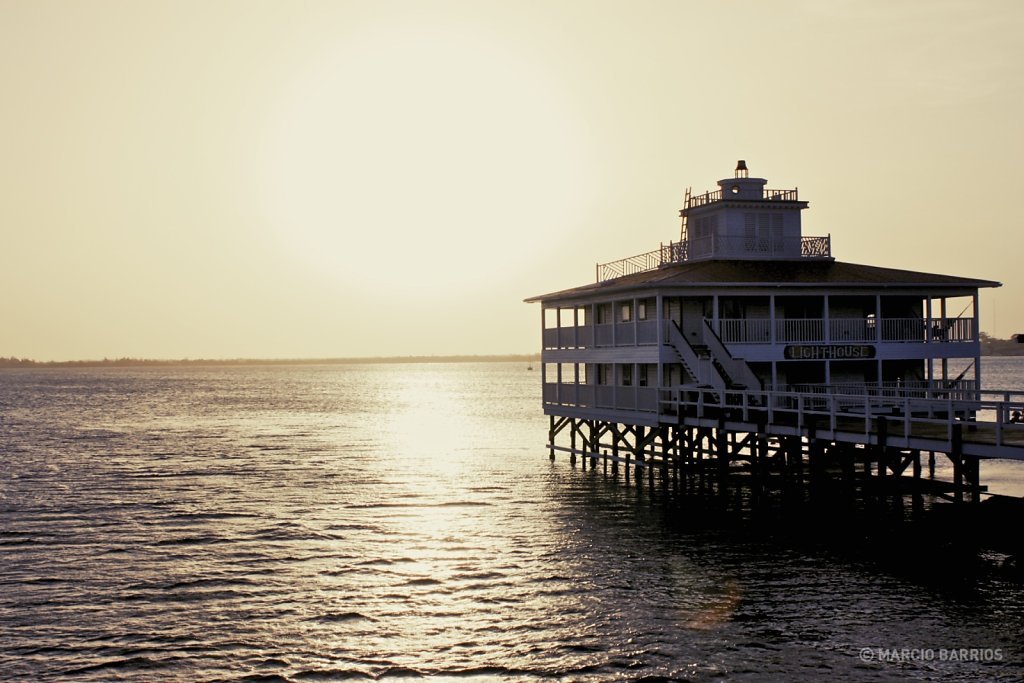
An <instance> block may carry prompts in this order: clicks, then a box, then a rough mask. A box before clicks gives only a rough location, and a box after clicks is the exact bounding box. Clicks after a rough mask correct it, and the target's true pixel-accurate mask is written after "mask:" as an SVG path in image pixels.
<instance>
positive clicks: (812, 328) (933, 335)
mask: <svg viewBox="0 0 1024 683" xmlns="http://www.w3.org/2000/svg"><path fill="white" fill-rule="evenodd" d="M709 322H710V321H709ZM774 327H775V335H774V338H773V336H772V321H771V320H770V319H768V318H720V319H719V320H718V325H717V327H715V326H714V325H712V328H713V329H714V330H715V332H717V333H718V336H719V337H720V338H721V340H722V342H723V343H725V344H771V343H773V342H774V343H778V344H792V343H804V344H806V343H820V344H824V343H829V344H847V343H849V344H872V343H878V342H885V343H889V342H893V343H904V342H907V343H910V342H924V343H940V342H974V341H977V339H978V338H977V335H976V333H975V323H974V318H941V319H938V318H936V319H932V320H929V319H927V318H882V320H881V321H878V320H876V319H875V318H832V319H830V320H829V321H828V331H829V335H828V337H827V338H826V337H825V334H824V331H825V327H826V325H825V320H824V319H823V318H789V319H777V320H775V325H774ZM879 333H881V334H879ZM657 343H658V322H657V321H656V320H637V321H634V322H628V323H602V324H598V325H579V326H570V327H551V328H548V329H546V330H544V348H546V349H573V348H580V349H586V348H594V347H608V346H649V345H652V344H657Z"/></svg>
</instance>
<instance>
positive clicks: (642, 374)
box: [636, 365, 647, 387]
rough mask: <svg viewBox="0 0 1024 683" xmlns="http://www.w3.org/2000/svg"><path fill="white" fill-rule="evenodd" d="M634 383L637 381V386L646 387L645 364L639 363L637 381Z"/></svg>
mask: <svg viewBox="0 0 1024 683" xmlns="http://www.w3.org/2000/svg"><path fill="white" fill-rule="evenodd" d="M636 383H637V386H641V387H646V386H647V366H646V365H641V366H640V373H639V377H637V382H636Z"/></svg>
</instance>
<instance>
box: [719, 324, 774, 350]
mask: <svg viewBox="0 0 1024 683" xmlns="http://www.w3.org/2000/svg"><path fill="white" fill-rule="evenodd" d="M718 336H719V337H721V338H722V341H723V342H724V343H726V344H768V343H770V342H771V340H772V321H771V320H769V319H768V318H722V319H720V320H719V321H718Z"/></svg>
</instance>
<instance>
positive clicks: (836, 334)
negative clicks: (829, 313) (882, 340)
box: [828, 318, 878, 343]
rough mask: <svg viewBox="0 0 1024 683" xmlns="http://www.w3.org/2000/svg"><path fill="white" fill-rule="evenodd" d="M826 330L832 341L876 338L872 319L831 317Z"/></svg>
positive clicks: (869, 340)
mask: <svg viewBox="0 0 1024 683" xmlns="http://www.w3.org/2000/svg"><path fill="white" fill-rule="evenodd" d="M828 331H829V335H831V341H834V342H839V343H842V342H873V341H876V340H877V338H878V333H877V330H876V328H875V321H874V319H873V318H872V319H868V318H832V319H831V320H829V321H828Z"/></svg>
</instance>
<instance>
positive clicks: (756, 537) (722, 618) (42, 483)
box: [0, 363, 1024, 681]
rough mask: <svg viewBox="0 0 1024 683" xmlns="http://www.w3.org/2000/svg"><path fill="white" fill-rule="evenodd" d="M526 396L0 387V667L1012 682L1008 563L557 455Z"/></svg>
mask: <svg viewBox="0 0 1024 683" xmlns="http://www.w3.org/2000/svg"><path fill="white" fill-rule="evenodd" d="M539 396H540V387H539V379H538V377H537V376H536V373H530V372H527V371H526V369H525V367H524V366H523V365H521V364H518V363H505V364H501V363H499V364H453V365H444V364H422V365H350V366H344V365H331V366H297V367H285V366H262V367H259V366H252V367H218V368H135V369H111V368H107V369H33V370H8V371H3V372H2V373H0V678H2V679H3V680H97V681H98V680H104V681H106V680H121V679H123V680H182V681H186V680H187V681H193V680H200V681H212V680H252V681H262V680H266V681H306V680H317V681H319V680H346V679H359V678H365V679H388V680H390V679H399V678H411V677H428V676H429V677H434V678H441V679H443V678H452V679H460V680H465V679H472V678H479V679H507V680H516V679H532V678H550V679H561V680H634V679H640V678H644V677H651V679H656V678H657V677H662V678H663V679H664V678H668V679H673V678H674V679H687V680H707V679H711V678H719V677H726V678H728V679H730V680H731V679H741V680H744V679H745V680H765V679H777V680H793V679H796V680H821V679H825V678H830V677H831V678H841V679H853V680H888V679H890V678H892V677H895V676H900V677H909V678H916V679H920V680H949V681H953V680H992V679H1000V678H1001V679H1004V680H1018V679H1020V678H1021V677H1022V676H1024V666H1022V661H1024V646H1022V643H1024V609H1022V608H1024V590H1022V587H1021V582H1020V580H1019V576H1018V575H1016V574H1014V573H1013V572H1012V571H1010V570H1009V569H1007V568H1006V563H1005V559H1006V558H1005V557H1001V556H1000V555H999V554H998V553H994V552H989V551H986V550H984V549H982V550H977V549H973V548H969V547H968V548H966V549H964V548H963V547H961V544H960V543H959V541H958V539H954V538H951V539H948V540H949V541H950V543H949V544H947V545H948V546H949V547H946V546H945V545H943V547H942V548H936V549H934V550H933V551H924V552H923V553H922V552H919V550H917V549H915V550H914V552H913V553H912V555H913V557H908V556H909V555H911V553H907V552H905V550H903V548H904V546H905V544H904V543H903V540H904V538H903V537H901V536H900V535H901V534H902V535H905V536H906V537H912V536H914V535H915V533H916V531H915V527H914V526H913V525H901V526H899V528H898V530H897V531H884V530H883V531H879V530H878V529H879V528H883V529H884V528H886V525H887V524H889V522H885V521H883V522H882V523H877V520H876V521H874V522H872V523H871V524H869V525H866V526H865V527H864V528H860V527H859V522H852V523H851V522H850V521H849V520H844V519H840V518H837V519H836V526H835V529H834V532H835V533H834V534H833V533H832V531H830V530H829V529H830V528H829V524H830V521H829V520H828V519H824V520H823V519H821V518H820V515H821V513H820V512H815V513H814V514H813V515H811V514H810V513H807V512H804V511H802V509H799V508H798V509H796V510H795V511H794V510H791V509H787V508H786V506H781V507H778V508H776V509H774V511H773V512H771V513H770V514H767V516H766V517H761V516H759V515H758V514H756V513H752V512H751V511H750V510H749V509H748V508H747V507H746V506H744V505H743V504H742V501H741V500H740V499H739V497H737V498H736V499H734V498H732V497H725V498H723V497H721V496H720V497H717V498H716V497H698V496H693V495H691V496H683V495H679V494H673V493H672V492H671V490H669V491H664V490H661V489H660V487H659V486H657V485H655V486H654V487H647V486H642V487H640V488H637V487H636V486H635V485H634V486H627V485H626V484H625V482H624V481H622V480H621V479H613V478H611V477H609V476H606V475H604V473H603V472H602V471H601V470H597V471H591V470H587V471H581V470H580V469H579V468H572V467H570V466H569V464H568V463H567V462H566V461H565V460H564V459H559V460H558V461H557V462H555V463H551V462H550V461H549V460H548V457H547V452H546V450H545V449H544V448H543V443H544V440H545V436H546V429H547V422H546V418H545V417H544V416H543V415H542V413H541V409H540V398H539ZM830 514H831V513H830ZM808 516H815V517H817V519H815V520H814V522H815V523H814V524H806V523H805V521H806V520H805V517H808ZM873 519H874V518H873ZM865 648H867V649H868V650H867V653H866V654H865V655H863V656H862V651H863V650H864V649H865ZM880 648H897V649H898V648H907V649H912V648H916V649H919V650H922V651H924V652H927V651H928V650H931V651H932V652H933V659H931V660H925V661H922V659H924V657H918V658H916V659H915V658H913V657H912V656H911V657H908V658H904V660H905V661H884V662H879V661H877V659H878V657H877V656H876V653H878V652H879V649H880ZM952 648H957V649H959V648H965V649H975V650H979V651H981V653H982V654H981V656H980V658H982V659H985V658H987V659H989V660H990V661H948V656H947V657H946V660H947V661H942V660H941V659H940V657H941V655H942V653H944V652H946V651H947V650H950V649H952ZM996 653H998V658H996ZM864 660H868V661H864Z"/></svg>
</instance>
